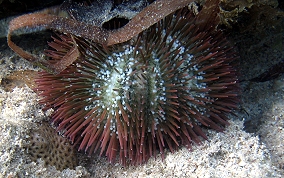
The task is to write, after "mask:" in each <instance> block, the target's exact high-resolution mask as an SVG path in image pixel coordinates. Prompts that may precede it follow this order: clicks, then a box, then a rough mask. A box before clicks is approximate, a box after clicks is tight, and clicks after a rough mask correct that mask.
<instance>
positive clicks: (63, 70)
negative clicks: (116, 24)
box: [8, 0, 238, 165]
mask: <svg viewBox="0 0 284 178" xmlns="http://www.w3.org/2000/svg"><path fill="white" fill-rule="evenodd" d="M159 3H160V4H159ZM180 3H184V4H180ZM188 3H189V1H179V3H177V4H175V3H174V2H173V1H166V0H165V1H155V2H154V4H151V5H149V6H148V7H147V8H148V9H147V11H148V12H149V13H150V14H155V16H154V17H152V18H151V19H150V20H149V21H150V22H149V21H147V23H148V26H147V25H146V26H145V22H144V20H143V19H145V17H143V15H145V13H146V12H147V11H144V10H143V11H141V12H140V13H139V14H138V15H137V16H135V17H134V18H133V19H134V20H135V19H136V21H135V22H140V23H139V24H138V25H137V26H136V27H137V28H136V29H135V28H134V29H132V30H133V32H132V33H130V35H125V34H127V29H128V27H127V25H125V26H124V27H122V28H120V29H119V30H117V31H113V32H111V33H109V32H108V33H103V34H104V35H106V34H108V37H106V36H104V37H103V40H102V39H101V38H100V37H99V38H98V39H96V40H94V38H93V36H92V38H91V39H90V36H88V35H85V36H84V34H82V33H81V35H78V34H72V33H70V32H71V31H72V30H71V31H68V30H67V32H68V33H67V34H59V35H58V36H57V37H53V39H54V41H52V42H50V43H49V46H50V47H51V49H49V50H47V51H46V55H47V56H50V58H51V59H50V60H49V61H48V62H47V63H44V64H47V65H46V66H48V67H49V68H50V69H53V72H54V71H55V73H56V74H54V73H49V72H46V71H43V72H40V73H39V78H38V79H37V80H36V83H37V88H36V91H37V92H38V93H39V95H40V96H42V99H41V103H42V104H44V105H45V109H50V108H52V109H54V113H53V115H52V121H53V122H54V123H55V124H56V125H58V130H61V131H64V135H65V136H66V137H68V138H70V140H71V141H72V142H73V143H74V144H76V145H79V150H85V151H86V152H89V153H90V154H92V153H94V152H98V153H99V155H100V156H103V155H105V156H107V157H108V159H109V161H110V162H115V161H116V160H117V155H119V162H120V163H121V164H123V165H126V164H128V163H130V164H134V165H135V164H141V163H144V162H146V161H147V160H148V159H149V158H150V157H152V156H156V155H157V153H158V152H159V153H160V154H161V155H162V157H164V150H165V148H169V150H170V151H171V152H174V151H175V150H176V149H178V147H179V146H180V145H184V146H187V147H188V148H190V147H191V144H192V142H196V143H200V142H201V139H200V137H203V138H204V139H207V137H206V134H205V133H204V132H203V131H202V127H207V128H212V129H215V130H217V131H223V127H224V126H225V125H227V124H228V122H227V120H228V118H227V116H226V115H228V114H229V113H231V112H232V111H233V110H234V109H236V108H237V104H238V82H237V80H238V79H237V72H236V69H235V63H234V60H235V59H236V58H237V55H236V52H235V50H234V48H233V47H232V46H231V45H230V43H229V42H228V41H227V40H226V38H224V36H223V34H222V32H221V31H220V30H217V29H216V28H215V24H216V19H217V18H218V17H217V13H216V11H217V9H218V1H216V0H215V1H208V2H207V4H206V6H205V7H204V8H203V10H202V12H203V13H202V12H200V14H199V15H197V16H194V15H193V14H192V12H190V11H189V10H188V7H184V6H186V5H188ZM157 4H158V5H160V6H161V8H165V7H166V8H165V9H167V8H170V10H169V9H168V10H165V11H163V12H165V13H161V14H157V11H154V10H153V8H156V7H158V6H156V5H157ZM173 4H175V6H171V5H173ZM151 8H152V11H149V10H150V9H151ZM172 9H174V10H172ZM156 10H157V9H156ZM37 15H38V14H36V16H37ZM157 16H159V18H158V19H155V17H157ZM210 20H213V21H210ZM15 21H17V20H15ZM15 21H14V22H15ZM36 21H37V22H38V21H39V20H38V19H37V20H36ZM132 22H133V21H132V20H131V21H130V22H129V23H130V24H131V23H132ZM12 23H13V22H12ZM47 23H49V22H47ZM62 24H64V23H63V22H62ZM128 25H129V24H128ZM12 26H13V25H12ZM86 28H87V27H86ZM96 29H99V31H102V30H101V28H97V27H96ZM123 29H124V30H123ZM129 29H131V28H129ZM137 29H139V30H137ZM120 31H122V32H123V33H122V32H120ZM119 33H121V34H124V35H123V37H122V36H119V35H118V34H119ZM114 34H116V36H115V37H110V36H112V35H114ZM106 39H108V40H106ZM8 40H9V39H8ZM9 44H10V47H12V49H15V44H14V43H13V42H11V41H9ZM17 50H19V47H16V51H17ZM18 52H19V51H18ZM19 54H20V55H23V54H24V55H25V57H27V59H29V60H30V61H32V62H35V61H36V60H37V59H35V58H33V56H32V55H30V54H28V53H27V52H24V51H20V52H19ZM59 63H60V64H61V65H60V66H59V67H58V66H57V65H58V64H59ZM50 66H51V67H50ZM55 66H57V67H55Z"/></svg>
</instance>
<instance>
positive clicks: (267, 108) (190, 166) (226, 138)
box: [0, 34, 284, 178]
mask: <svg viewBox="0 0 284 178" xmlns="http://www.w3.org/2000/svg"><path fill="white" fill-rule="evenodd" d="M236 38H241V40H238V42H237V47H238V49H239V52H240V56H241V58H240V68H239V71H240V81H243V80H247V79H250V78H253V77H255V76H257V75H258V74H260V73H261V72H264V71H265V70H266V69H268V68H269V67H270V66H272V65H273V64H276V63H277V62H279V61H281V60H283V57H284V52H283V51H284V47H283V46H280V48H279V46H278V48H275V46H274V41H275V40H274V38H279V35H278V36H277V37H276V36H275V37H273V36H271V37H269V38H271V39H268V40H266V42H265V43H266V45H255V44H258V43H262V42H257V41H255V39H254V38H253V37H247V36H244V35H242V36H238V37H236V36H232V40H234V39H236ZM242 38H243V39H242ZM280 38H281V44H282V43H283V34H281V37H280ZM32 39H33V38H29V37H23V38H19V39H18V41H17V42H18V43H17V44H20V45H21V46H26V48H27V49H29V48H33V49H31V51H33V50H36V51H37V50H38V51H42V49H43V47H42V45H40V44H42V41H44V40H43V39H41V38H39V39H36V40H32ZM31 41H32V43H31ZM278 41H279V40H278ZM252 44H254V46H252ZM0 49H1V51H0V81H1V86H0V138H1V139H0V177H10V178H12V177H70V178H71V177H117V178H118V177H156V178H158V177H210V178H211V177H212V178H215V177H216V178H219V177H220V178H221V177H224V178H227V177H255V178H260V177H284V145H283V138H284V120H283V118H284V109H283V108H284V100H283V99H284V91H283V89H284V77H281V76H280V77H278V78H276V79H274V80H270V81H267V82H261V83H253V82H249V81H243V82H241V90H242V91H241V104H240V110H239V111H237V112H236V116H231V117H230V118H231V120H230V126H228V127H227V128H226V130H225V132H223V133H217V132H215V131H211V130H209V131H208V132H207V136H208V138H209V139H208V141H204V142H203V143H202V145H196V144H194V145H193V148H192V150H191V151H188V150H187V149H186V148H184V147H181V148H180V149H179V150H178V151H177V152H175V153H170V152H167V153H166V157H165V160H164V161H162V159H161V158H160V157H159V156H158V157H157V158H156V159H155V158H151V159H150V160H149V161H148V162H147V164H143V165H140V166H137V167H134V166H130V167H122V166H121V165H119V164H109V163H108V162H107V160H106V159H105V158H97V157H93V158H92V157H91V158H89V157H87V156H86V155H84V154H82V153H78V154H77V157H78V161H79V165H80V166H77V167H76V168H74V169H65V170H63V171H58V170H56V168H55V167H53V166H45V164H44V162H43V161H42V160H40V159H39V160H38V161H36V162H31V161H30V159H29V157H28V155H27V154H26V150H25V146H24V145H26V144H27V141H26V140H27V138H28V137H29V134H30V131H31V130H32V129H34V128H35V127H37V124H36V123H40V122H44V121H47V120H48V116H49V115H50V113H49V112H44V111H42V109H41V108H42V106H41V105H39V104H38V101H39V97H38V96H37V95H36V93H35V92H34V91H33V90H32V89H30V87H31V85H27V83H28V82H27V81H29V79H30V78H29V77H30V75H27V76H24V77H23V76H22V78H21V79H17V80H8V79H9V76H10V75H11V74H13V73H15V72H16V73H17V72H18V75H20V74H21V72H19V71H27V70H29V71H30V70H31V71H37V70H39V69H38V68H36V67H34V66H32V65H31V64H30V63H29V62H27V61H25V60H24V59H22V58H20V57H18V56H17V55H16V54H15V53H14V52H13V51H11V50H10V49H9V47H8V46H7V44H6V39H5V38H1V39H0ZM22 75H25V73H22ZM30 80H32V79H30ZM23 81H24V82H23Z"/></svg>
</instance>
